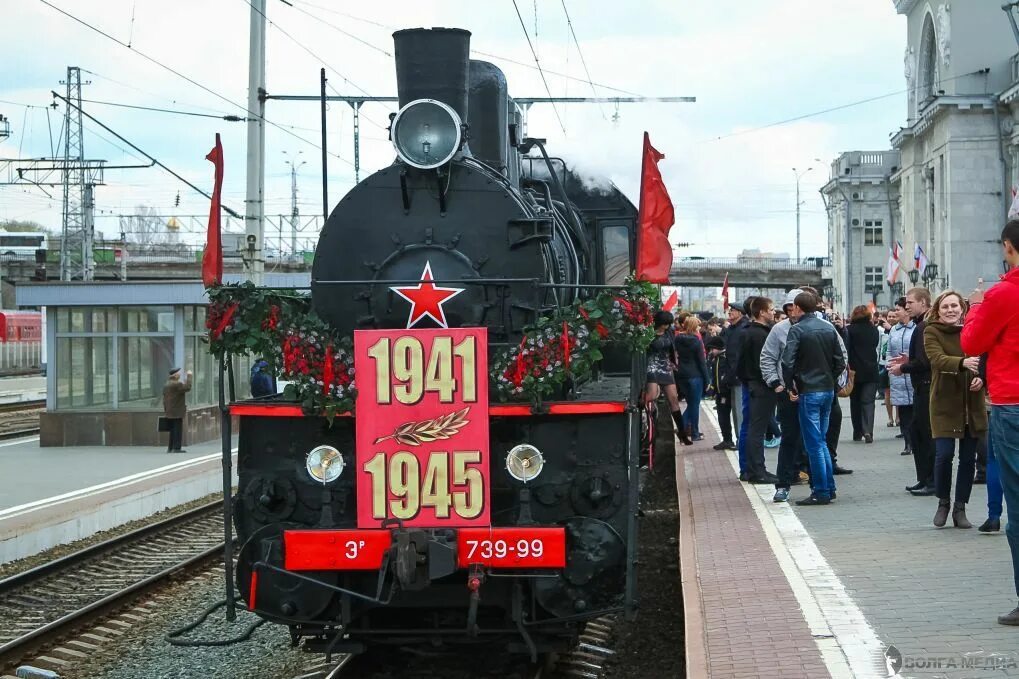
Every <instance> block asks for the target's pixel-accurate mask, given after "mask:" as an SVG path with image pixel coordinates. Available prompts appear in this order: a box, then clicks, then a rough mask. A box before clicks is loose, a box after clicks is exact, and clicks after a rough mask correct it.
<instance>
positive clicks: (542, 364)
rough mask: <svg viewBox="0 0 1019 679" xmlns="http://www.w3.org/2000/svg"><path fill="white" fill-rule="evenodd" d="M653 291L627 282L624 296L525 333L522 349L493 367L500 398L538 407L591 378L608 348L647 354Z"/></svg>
mask: <svg viewBox="0 0 1019 679" xmlns="http://www.w3.org/2000/svg"><path fill="white" fill-rule="evenodd" d="M657 296H658V295H657V290H656V289H655V288H654V286H653V285H651V284H650V283H646V282H639V281H635V280H633V279H630V280H627V282H626V287H625V288H624V289H623V291H622V292H620V293H616V292H613V291H606V292H603V293H601V294H599V295H598V296H597V297H594V298H593V299H589V300H585V301H578V302H575V303H574V304H573V305H572V306H569V307H566V308H564V309H562V310H561V311H560V312H559V313H558V314H556V315H555V316H553V317H551V318H541V319H539V320H538V322H537V323H536V324H535V325H534V326H532V327H529V328H527V329H525V331H524V336H523V338H522V339H521V340H520V344H519V345H517V346H516V347H513V348H511V349H509V350H507V351H505V352H503V353H502V354H501V355H499V356H497V357H495V359H494V360H493V361H492V367H491V374H492V379H493V380H494V382H495V388H496V392H497V394H498V395H499V398H500V399H501V400H503V401H505V400H510V399H513V400H529V401H531V402H532V403H535V404H538V403H540V402H541V401H543V400H544V399H546V398H548V397H550V396H554V395H556V394H560V393H562V391H563V390H565V389H567V388H568V387H569V386H570V385H571V384H576V383H577V382H581V381H583V380H585V379H588V378H590V377H591V374H592V372H593V370H594V366H595V364H596V363H597V362H598V361H599V360H600V359H601V358H602V352H601V347H602V346H603V345H605V344H608V343H609V342H618V343H622V344H624V345H626V346H627V347H628V348H629V349H630V351H631V352H634V353H638V352H643V351H645V350H646V349H647V346H648V344H650V342H651V340H652V339H653V337H654V329H653V328H652V327H651V323H652V320H653V316H654V302H653V300H655V299H657Z"/></svg>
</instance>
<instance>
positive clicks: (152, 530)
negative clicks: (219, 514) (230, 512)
mask: <svg viewBox="0 0 1019 679" xmlns="http://www.w3.org/2000/svg"><path fill="white" fill-rule="evenodd" d="M219 507H220V503H219V502H214V503H210V504H206V505H202V506H200V507H196V508H194V509H191V510H188V511H187V512H184V513H182V514H178V515H176V516H173V517H169V518H167V519H164V520H162V521H158V522H156V523H153V524H150V525H147V526H143V527H141V528H138V529H136V530H133V531H130V532H128V533H125V534H123V535H119V536H117V537H114V538H111V539H109V540H104V541H103V542H100V543H97V544H95V545H92V546H90V547H87V548H85V549H82V550H79V551H77V552H74V553H73V554H68V555H67V556H64V557H61V558H59V559H54V560H53V561H50V562H47V563H45V564H42V565H40V566H37V567H35V568H32V569H29V570H27V571H24V572H22V573H17V574H15V575H12V576H10V577H8V578H4V579H3V580H0V594H8V593H12V592H14V591H15V590H16V589H18V588H20V587H24V586H26V585H30V584H32V583H34V582H36V581H38V580H41V579H42V578H45V577H48V576H51V575H53V574H56V573H59V572H60V571H62V570H66V569H68V568H70V567H73V566H76V565H80V564H83V563H86V562H88V561H90V560H93V559H95V558H97V557H100V556H101V555H102V554H103V553H104V552H108V551H109V550H111V549H114V548H117V547H121V546H124V545H128V544H130V543H132V542H139V541H141V540H144V539H146V538H149V537H152V536H154V535H157V534H159V533H162V532H165V531H167V530H169V529H172V528H175V527H177V526H178V525H181V524H185V523H187V522H188V521H191V520H194V519H198V518H202V517H204V516H206V515H209V514H212V513H214V512H215V511H216V510H218V509H219ZM222 551H223V543H222V542H220V543H218V544H216V545H215V546H213V547H209V548H206V549H204V550H202V551H201V552H198V553H195V554H192V555H191V556H189V557H187V558H185V559H183V560H180V561H177V562H176V563H174V564H172V565H170V566H167V567H166V568H164V569H162V570H160V571H159V572H157V573H152V574H150V575H147V576H145V577H142V578H141V579H139V580H137V581H135V582H133V583H132V584H130V585H128V586H126V587H123V588H121V589H119V590H117V591H115V592H111V593H109V594H107V595H105V596H102V597H100V598H99V599H96V600H94V601H91V602H89V603H88V604H86V605H84V606H82V607H80V608H78V609H76V610H74V611H71V612H69V613H66V614H64V615H62V616H61V617H59V618H57V619H56V620H52V621H50V622H48V623H46V624H45V625H43V626H41V627H37V628H35V629H34V630H32V631H31V632H28V633H26V634H22V635H21V636H19V637H16V638H14V639H11V640H9V641H7V642H6V643H3V644H2V645H0V666H2V665H3V664H4V663H6V662H8V661H9V660H11V659H14V657H15V656H17V655H23V654H24V653H25V652H26V651H27V649H29V648H30V647H31V646H32V645H33V644H40V643H41V642H42V641H43V640H44V639H45V638H46V637H51V636H56V635H58V633H60V632H61V631H63V630H65V629H67V628H69V627H71V626H73V625H75V624H76V623H79V622H81V621H83V620H84V619H85V618H87V617H89V616H92V615H99V614H101V612H103V611H107V610H112V609H114V608H116V607H117V606H119V605H122V604H123V603H124V602H125V601H126V600H128V599H129V598H131V597H132V596H134V595H136V594H138V593H140V592H142V591H144V590H146V589H148V588H150V587H152V586H154V585H156V584H157V583H159V582H160V581H162V580H165V579H166V578H168V577H170V576H171V575H173V574H175V573H178V572H180V571H182V570H185V569H188V568H192V567H194V566H196V565H198V564H201V563H203V562H205V561H208V560H210V559H212V558H214V557H216V556H218V555H221V554H222Z"/></svg>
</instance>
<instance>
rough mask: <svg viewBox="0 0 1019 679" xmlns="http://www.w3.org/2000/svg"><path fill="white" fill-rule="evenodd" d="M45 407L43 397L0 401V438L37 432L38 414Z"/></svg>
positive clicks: (16, 436) (10, 437)
mask: <svg viewBox="0 0 1019 679" xmlns="http://www.w3.org/2000/svg"><path fill="white" fill-rule="evenodd" d="M45 409H46V400H45V399H38V400H32V401H12V402H10V403H0V439H12V438H19V437H22V436H33V435H35V434H38V433H39V414H40V413H42V412H43V411H44V410H45Z"/></svg>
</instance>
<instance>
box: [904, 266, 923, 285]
mask: <svg viewBox="0 0 1019 679" xmlns="http://www.w3.org/2000/svg"><path fill="white" fill-rule="evenodd" d="M906 275H907V276H909V282H910V283H912V284H913V285H916V282H917V281H918V280H920V272H919V271H917V270H916V269H911V270H910V271H909V273H908V274H906Z"/></svg>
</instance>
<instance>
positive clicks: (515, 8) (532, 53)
mask: <svg viewBox="0 0 1019 679" xmlns="http://www.w3.org/2000/svg"><path fill="white" fill-rule="evenodd" d="M43 2H45V0H43ZM512 2H513V9H514V10H516V13H517V19H519V20H520V29H521V30H523V32H524V37H525V38H527V46H528V47H530V48H531V55H532V56H533V57H534V64H535V66H537V67H538V75H540V76H541V82H542V84H544V85H545V92H546V93H547V94H548V98H549V99H552V98H553V97H552V90H551V89H549V86H548V80H546V79H545V71H543V70H542V68H541V62H540V61H539V60H538V53H537V52H536V51H535V49H534V43H532V42H531V36H530V34H529V33H528V32H527V26H526V25H525V24H524V16H523V15H522V14H521V13H520V6H519V5H517V0H512ZM550 103H551V104H552V111H553V112H555V117H556V120H558V121H559V127H560V129H562V131H563V134H564V135H565V134H566V126H565V125H563V119H562V117H561V116H560V115H559V108H558V107H557V106H556V105H555V102H554V101H553V102H550Z"/></svg>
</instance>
